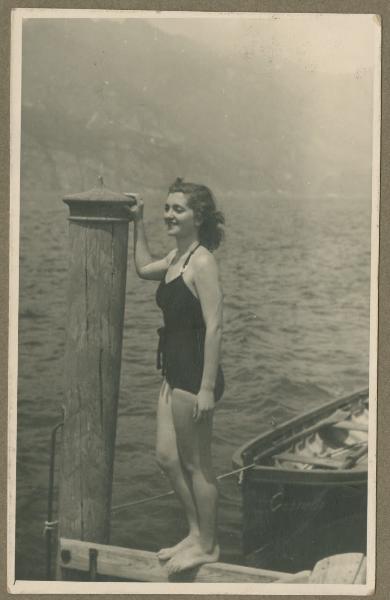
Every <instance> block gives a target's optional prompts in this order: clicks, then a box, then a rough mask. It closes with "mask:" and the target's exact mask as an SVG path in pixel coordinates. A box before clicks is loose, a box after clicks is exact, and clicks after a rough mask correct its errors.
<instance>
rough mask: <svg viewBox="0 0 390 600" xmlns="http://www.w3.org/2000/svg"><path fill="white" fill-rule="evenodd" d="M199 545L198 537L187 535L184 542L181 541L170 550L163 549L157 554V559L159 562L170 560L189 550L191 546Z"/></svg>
mask: <svg viewBox="0 0 390 600" xmlns="http://www.w3.org/2000/svg"><path fill="white" fill-rule="evenodd" d="M197 543H198V537H197V536H196V535H192V534H189V535H187V537H185V538H184V540H181V542H179V543H178V544H176V545H175V546H170V547H169V548H161V550H159V551H158V552H157V558H158V559H159V560H169V559H170V558H172V557H173V556H174V555H175V554H176V553H177V552H180V551H182V550H185V549H186V548H189V547H190V546H193V545H195V544H197Z"/></svg>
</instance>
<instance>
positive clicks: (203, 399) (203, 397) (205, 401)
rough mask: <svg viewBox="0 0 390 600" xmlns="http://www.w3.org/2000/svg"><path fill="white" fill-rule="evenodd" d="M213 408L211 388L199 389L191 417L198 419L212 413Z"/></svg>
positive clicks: (213, 401)
mask: <svg viewBox="0 0 390 600" xmlns="http://www.w3.org/2000/svg"><path fill="white" fill-rule="evenodd" d="M214 408H215V399H214V392H213V391H212V390H202V389H200V391H199V393H198V395H197V397H196V400H195V406H194V412H193V417H194V419H195V421H200V420H201V419H205V418H207V417H209V416H211V415H212V414H213V411H214Z"/></svg>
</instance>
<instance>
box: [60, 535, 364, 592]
mask: <svg viewBox="0 0 390 600" xmlns="http://www.w3.org/2000/svg"><path fill="white" fill-rule="evenodd" d="M59 566H60V568H61V569H62V570H63V572H64V573H63V574H64V575H66V572H70V571H72V572H75V571H78V572H81V573H84V575H85V574H87V575H88V574H89V580H90V581H94V580H96V579H97V578H98V577H99V576H102V577H113V578H115V579H126V580H128V581H137V582H156V583H157V582H158V583H168V582H187V583H193V582H195V583H289V584H290V583H294V584H297V583H301V584H302V583H303V584H304V583H344V584H349V583H355V584H359V583H360V584H362V583H365V575H366V557H365V556H364V555H363V554H360V553H348V554H338V555H335V556H331V557H327V558H324V559H322V560H320V561H319V562H318V563H317V564H316V565H315V567H314V569H313V571H301V572H299V573H284V572H280V571H271V570H268V569H256V568H253V567H245V566H242V565H235V564H230V563H220V562H216V563H211V564H208V565H202V566H201V567H196V568H194V569H188V570H186V571H185V572H182V573H178V574H176V575H175V576H174V577H172V576H171V577H169V576H168V572H167V569H166V567H165V563H164V562H162V561H160V560H158V558H157V555H156V554H155V553H154V552H147V551H145V550H136V549H134V548H122V547H120V546H110V545H106V544H95V543H92V542H84V541H80V540H71V539H66V538H60V542H59Z"/></svg>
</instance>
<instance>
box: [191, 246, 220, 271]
mask: <svg viewBox="0 0 390 600" xmlns="http://www.w3.org/2000/svg"><path fill="white" fill-rule="evenodd" d="M191 262H192V263H193V266H194V267H195V269H196V270H197V271H198V270H203V269H215V268H216V267H217V261H216V260H215V257H214V255H213V253H212V252H210V250H208V248H206V247H205V246H199V248H198V249H197V251H196V252H194V254H193V256H192V261H191Z"/></svg>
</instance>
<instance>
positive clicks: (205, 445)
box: [168, 389, 219, 573]
mask: <svg viewBox="0 0 390 600" xmlns="http://www.w3.org/2000/svg"><path fill="white" fill-rule="evenodd" d="M195 399H196V396H194V395H193V394H190V393H189V392H185V391H183V390H178V389H175V390H173V394H172V414H173V422H174V426H175V431H176V441H177V447H178V451H179V456H180V460H181V462H182V465H183V468H184V470H185V471H187V472H188V473H189V475H190V477H191V482H192V491H193V497H194V500H195V505H196V511H197V515H198V522H199V537H198V540H197V543H196V544H192V545H191V546H189V547H188V548H185V549H184V550H183V552H180V553H177V554H175V555H174V556H173V558H172V559H171V560H170V561H169V563H168V570H169V572H170V573H174V572H178V571H182V570H184V569H189V568H191V567H195V566H197V565H200V564H203V563H207V562H215V561H216V560H218V557H219V547H218V544H217V532H216V529H217V499H218V491H217V484H216V478H215V475H214V471H213V467H212V463H211V433H212V415H211V414H209V416H208V417H205V418H202V419H201V421H199V422H196V421H195V420H194V418H193V408H194V401H195Z"/></svg>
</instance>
